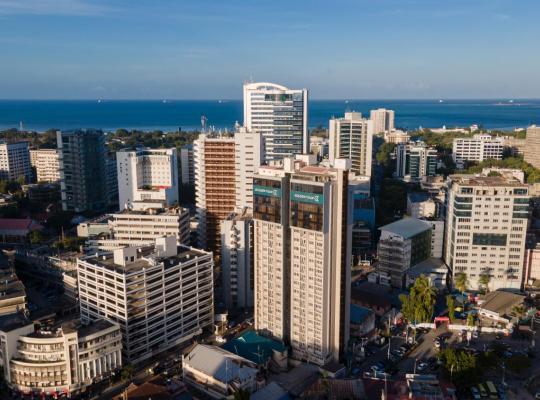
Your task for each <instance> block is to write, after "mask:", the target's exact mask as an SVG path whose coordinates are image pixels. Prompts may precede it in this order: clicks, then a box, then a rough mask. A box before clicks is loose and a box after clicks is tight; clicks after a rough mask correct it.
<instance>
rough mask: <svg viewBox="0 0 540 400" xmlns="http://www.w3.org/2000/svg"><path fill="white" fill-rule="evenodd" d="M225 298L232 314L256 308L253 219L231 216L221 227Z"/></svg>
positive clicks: (246, 216) (243, 215)
mask: <svg viewBox="0 0 540 400" xmlns="http://www.w3.org/2000/svg"><path fill="white" fill-rule="evenodd" d="M221 274H222V275H221V276H222V280H223V285H222V288H223V298H224V302H225V306H226V307H227V309H229V310H234V309H247V308H252V307H253V283H254V282H253V217H252V215H251V214H249V213H247V212H246V211H244V212H242V213H240V214H236V213H233V214H231V215H230V216H229V217H228V218H227V219H226V220H225V221H223V222H222V224H221Z"/></svg>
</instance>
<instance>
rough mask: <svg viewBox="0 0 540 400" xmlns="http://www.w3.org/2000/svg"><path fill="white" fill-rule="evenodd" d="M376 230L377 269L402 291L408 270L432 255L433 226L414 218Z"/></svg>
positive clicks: (401, 220) (404, 219)
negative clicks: (378, 235) (377, 238)
mask: <svg viewBox="0 0 540 400" xmlns="http://www.w3.org/2000/svg"><path fill="white" fill-rule="evenodd" d="M379 229H380V231H381V237H380V239H379V244H378V245H377V255H378V257H379V264H378V269H379V271H380V272H382V273H386V274H388V275H389V276H390V283H391V285H392V286H394V287H397V288H403V287H404V286H405V284H406V275H407V272H408V271H409V269H410V268H412V267H414V266H415V265H417V264H419V263H420V262H422V261H424V260H426V259H428V258H429V257H430V256H431V231H432V226H431V225H430V224H429V223H428V222H426V221H422V220H419V219H416V218H403V219H400V220H399V221H396V222H393V223H391V224H388V225H385V226H382V227H381V228H379Z"/></svg>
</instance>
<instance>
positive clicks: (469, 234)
mask: <svg viewBox="0 0 540 400" xmlns="http://www.w3.org/2000/svg"><path fill="white" fill-rule="evenodd" d="M528 218H529V188H528V186H527V185H525V184H522V183H521V182H519V181H518V180H517V179H514V178H504V177H501V176H491V177H485V176H474V175H452V176H450V183H449V191H448V201H447V215H446V234H445V237H446V239H445V240H446V246H445V261H446V264H447V265H448V267H449V268H450V270H451V271H452V273H453V276H454V277H455V276H456V274H458V273H464V274H466V275H467V278H468V281H469V286H470V287H471V288H473V289H476V288H479V287H480V284H479V278H480V276H481V275H489V276H490V278H491V279H490V284H489V288H490V290H496V289H520V288H521V285H522V275H523V268H522V266H523V260H524V256H525V240H526V235H527V225H528Z"/></svg>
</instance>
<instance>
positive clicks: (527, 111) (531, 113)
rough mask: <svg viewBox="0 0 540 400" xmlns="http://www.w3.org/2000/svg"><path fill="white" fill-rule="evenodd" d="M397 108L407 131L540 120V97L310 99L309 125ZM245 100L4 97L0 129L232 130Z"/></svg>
mask: <svg viewBox="0 0 540 400" xmlns="http://www.w3.org/2000/svg"><path fill="white" fill-rule="evenodd" d="M379 107H382V108H387V109H392V110H395V112H396V126H397V127H400V128H404V129H409V130H410V129H416V128H418V127H424V128H426V127H427V128H439V127H441V126H443V125H445V126H446V127H464V126H470V125H471V124H478V125H482V126H483V127H484V128H487V129H514V128H517V127H526V126H528V125H531V124H540V99H535V100H518V99H515V100H509V99H503V100H438V99H436V100H311V101H310V102H309V126H310V128H313V127H318V126H323V127H327V126H328V119H329V118H331V117H332V116H341V115H343V112H345V111H346V110H351V111H358V112H361V113H362V114H363V115H365V116H369V110H371V109H374V108H379ZM242 113H243V107H242V101H241V100H99V101H98V100H0V129H6V128H19V126H20V124H21V123H22V126H23V129H26V130H36V131H45V130H47V129H51V128H55V129H62V130H69V129H75V128H101V129H103V130H105V131H112V130H115V129H118V128H126V129H140V130H155V129H159V130H163V131H176V130H178V129H182V130H185V131H187V130H194V129H199V128H200V126H201V122H200V121H201V116H202V115H204V116H206V118H207V120H208V122H207V126H214V127H215V128H216V129H225V128H227V129H232V128H233V126H234V124H235V122H236V121H238V122H239V123H242V119H243V116H242Z"/></svg>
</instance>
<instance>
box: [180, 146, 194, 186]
mask: <svg viewBox="0 0 540 400" xmlns="http://www.w3.org/2000/svg"><path fill="white" fill-rule="evenodd" d="M180 171H181V174H182V185H194V184H195V159H194V158H193V143H189V144H185V145H184V146H182V148H181V149H180Z"/></svg>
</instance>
